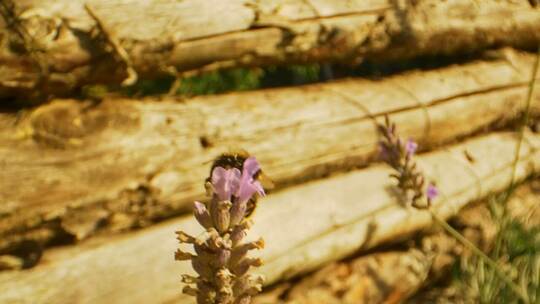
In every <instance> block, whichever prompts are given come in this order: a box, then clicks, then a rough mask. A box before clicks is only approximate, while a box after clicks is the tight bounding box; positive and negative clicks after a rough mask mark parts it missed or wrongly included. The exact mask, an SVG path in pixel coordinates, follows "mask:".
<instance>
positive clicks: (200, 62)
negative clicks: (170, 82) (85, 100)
mask: <svg viewBox="0 0 540 304" xmlns="http://www.w3.org/2000/svg"><path fill="white" fill-rule="evenodd" d="M14 3H15V4H14ZM400 3H401V1H397V0H354V1H347V2H346V3H345V2H342V1H331V0H309V1H303V0H290V1H284V0H271V1H261V2H255V3H254V2H252V1H247V0H226V1H222V0H208V1H203V2H201V1H198V0H184V1H176V0H167V1H157V0H152V1H138V0H118V1H108V0H91V1H86V0H61V1H57V0H54V1H53V0H17V1H13V0H9V1H8V0H5V1H2V3H1V5H0V13H1V14H2V15H3V17H4V18H3V19H4V23H3V24H0V31H1V32H2V33H3V34H2V35H3V36H5V37H7V39H2V41H1V43H0V62H2V68H1V69H0V97H18V98H31V97H44V96H48V95H51V94H53V95H62V94H68V93H70V92H73V90H76V89H77V88H79V87H81V86H82V85H85V84H92V83H107V84H113V83H116V84H120V83H123V84H125V85H129V84H132V83H133V82H134V81H135V80H136V79H137V77H138V78H153V77H158V76H163V75H173V76H182V75H184V76H185V75H192V74H194V73H201V72H205V71H210V70H215V69H220V68H230V67H238V66H261V65H268V64H285V63H286V64H289V63H291V62H298V63H306V62H321V61H324V62H329V61H334V62H341V63H348V64H356V63H359V62H361V61H363V60H366V59H367V60H375V61H388V60H397V59H406V58H411V57H417V56H423V55H440V54H444V55H456V54H459V53H463V52H474V51H479V50H482V49H485V48H489V47H493V46H514V47H526V48H529V47H535V46H536V45H537V44H538V43H539V42H540V14H539V10H538V8H534V7H533V6H532V4H531V3H530V1H527V0H517V1H509V0H508V1H496V0H484V1H471V0H452V1H434V0H421V1H414V2H413V1H410V2H409V1H407V2H406V3H408V4H400ZM10 4H11V5H10ZM85 4H86V8H85Z"/></svg>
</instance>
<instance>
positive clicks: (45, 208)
mask: <svg viewBox="0 0 540 304" xmlns="http://www.w3.org/2000/svg"><path fill="white" fill-rule="evenodd" d="M509 54H513V55H509V57H508V58H509V59H508V60H495V61H477V62H472V63H469V64H466V65H456V66H452V67H448V68H443V69H439V70H432V71H424V72H412V73H406V74H403V75H399V76H395V77H390V78H385V79H382V80H362V79H351V80H345V81H340V82H334V83H329V84H324V85H313V86H305V87H298V88H287V89H278V90H264V91H258V92H250V93H242V94H228V95H222V96H211V97H204V98H202V97H201V98H194V99H192V100H188V101H186V102H185V103H177V102H175V101H174V100H163V101H159V102H158V101H155V100H154V101H151V100H147V101H145V102H134V101H132V100H109V101H104V102H102V103H99V104H92V103H83V102H77V101H73V100H63V101H55V102H52V103H50V104H48V105H44V106H41V107H39V108H37V109H35V110H33V111H30V112H29V113H19V114H17V115H14V114H7V113H0V159H1V160H2V161H1V162H0V201H2V202H4V203H3V205H2V206H1V209H0V214H1V215H2V216H1V217H0V253H5V252H10V251H13V250H15V249H16V248H17V246H19V245H18V244H21V243H22V242H25V241H33V242H37V243H38V245H37V246H35V247H36V248H39V246H40V245H41V244H43V243H44V242H47V241H49V240H51V239H54V238H58V237H61V236H65V235H66V234H67V235H71V236H74V237H75V238H77V239H84V238H87V237H88V236H91V235H94V234H95V233H96V231H97V230H99V229H101V230H102V231H109V232H110V231H122V230H126V229H129V228H131V227H139V226H145V225H148V224H150V223H151V222H152V221H154V220H157V219H162V218H166V217H170V216H173V215H176V214H179V213H181V212H183V211H185V209H186V206H189V205H190V204H191V202H192V201H193V200H194V199H200V198H202V197H203V196H204V189H203V185H202V181H204V179H205V178H206V176H207V175H208V170H209V167H210V165H209V162H211V160H212V159H213V158H214V157H216V156H217V155H219V154H220V153H222V152H224V151H226V147H228V146H232V147H241V148H245V149H247V150H248V151H250V152H251V153H252V154H254V155H256V156H257V158H258V159H259V160H260V161H261V163H262V165H263V168H264V170H265V172H266V173H267V175H269V176H270V177H271V178H272V179H273V180H274V181H275V182H276V183H277V186H278V189H279V188H283V187H284V186H286V185H292V184H296V183H299V182H302V181H306V180H310V179H314V178H317V177H322V176H326V175H328V174H331V173H332V172H336V171H338V170H341V171H343V170H348V169H351V168H354V167H357V166H364V165H366V164H367V162H368V161H369V160H370V159H373V157H374V156H375V154H376V153H377V149H378V146H377V141H378V133H377V130H376V128H375V122H374V120H379V121H381V120H382V117H383V116H384V115H387V114H388V115H390V118H391V119H392V120H393V121H394V122H396V123H397V125H398V126H399V128H400V131H401V132H402V134H403V136H405V137H412V138H414V139H415V140H417V141H418V142H419V143H420V146H421V148H422V149H429V148H431V147H434V146H437V145H439V144H441V143H445V142H450V141H453V140H455V139H456V138H461V137H463V136H466V135H467V134H471V133H473V132H477V131H478V130H481V129H484V128H486V127H487V126H490V125H492V124H494V123H499V122H500V121H503V120H505V119H509V118H512V117H514V115H515V114H517V113H518V112H519V111H521V110H522V105H523V102H522V101H523V100H524V99H525V95H526V92H527V82H528V78H529V77H530V76H529V71H530V66H531V64H530V63H531V61H532V58H531V57H529V56H528V55H516V54H514V53H509ZM532 105H533V108H532V113H540V111H539V110H540V94H538V93H537V94H536V96H535V98H534V99H533V103H532ZM456 113H459V115H456ZM21 185H23V187H22V188H21Z"/></svg>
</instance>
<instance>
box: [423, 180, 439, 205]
mask: <svg viewBox="0 0 540 304" xmlns="http://www.w3.org/2000/svg"><path fill="white" fill-rule="evenodd" d="M426 196H427V198H428V200H430V201H432V200H434V199H435V198H436V197H437V196H439V190H438V189H437V187H435V185H433V184H429V185H428V187H427V190H426Z"/></svg>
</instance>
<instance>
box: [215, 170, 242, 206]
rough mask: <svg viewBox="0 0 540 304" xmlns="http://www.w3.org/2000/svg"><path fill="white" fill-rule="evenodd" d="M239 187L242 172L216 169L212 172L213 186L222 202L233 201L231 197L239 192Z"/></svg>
mask: <svg viewBox="0 0 540 304" xmlns="http://www.w3.org/2000/svg"><path fill="white" fill-rule="evenodd" d="M239 185H240V170H238V169H236V168H232V169H225V168H222V167H216V168H214V170H213V171H212V186H214V191H215V192H216V194H217V195H218V197H219V199H220V200H222V201H229V200H231V195H232V194H234V193H236V192H237V191H238V188H239Z"/></svg>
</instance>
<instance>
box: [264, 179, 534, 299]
mask: <svg viewBox="0 0 540 304" xmlns="http://www.w3.org/2000/svg"><path fill="white" fill-rule="evenodd" d="M537 182H538V181H535V182H533V183H532V184H534V183H537ZM532 184H524V185H522V186H520V187H519V188H518V189H516V191H515V192H514V195H513V196H512V198H511V199H510V201H509V202H508V204H507V206H506V208H507V211H509V214H510V215H511V217H512V218H514V219H516V220H518V221H520V222H522V223H524V224H525V225H527V226H529V227H533V226H534V225H539V224H540V205H538V203H537V201H538V190H534V189H532V188H533V185H532ZM487 205H488V202H487V201H483V202H481V203H479V204H476V205H475V206H471V207H467V208H465V210H462V211H460V213H459V214H458V216H457V218H456V219H454V220H453V222H455V223H457V226H458V229H459V230H460V231H461V233H462V234H464V235H465V236H466V237H467V239H468V240H470V241H471V242H472V243H473V244H475V245H476V246H478V247H479V248H481V249H482V250H483V251H485V252H487V251H489V250H490V248H492V246H493V243H494V240H495V234H496V233H497V225H499V223H497V222H496V219H494V218H493V217H492V215H491V213H490V210H489V208H488V206H487ZM441 230H442V229H439V231H438V232H436V233H434V234H430V235H427V236H424V237H422V238H421V239H420V240H418V241H415V242H407V243H408V245H409V246H408V247H409V248H406V249H405V250H392V251H386V252H373V253H369V254H367V255H364V256H360V257H357V258H354V259H347V260H345V261H341V262H337V263H332V264H330V265H328V266H325V267H324V268H322V269H320V270H317V271H316V272H315V273H313V274H309V275H308V276H306V277H305V278H302V279H301V280H300V281H299V282H291V283H288V282H284V283H280V284H279V285H278V286H277V287H274V288H272V290H270V291H268V292H265V293H263V294H261V295H259V296H257V298H256V299H255V301H254V303H255V304H279V303H290V304H304V303H305V304H318V303H321V304H334V303H335V304H338V303H343V304H370V303H403V302H404V301H405V300H407V298H409V297H410V296H411V295H413V294H415V293H416V292H417V291H418V290H420V289H422V288H425V287H426V285H429V284H431V283H433V282H437V281H438V280H439V279H444V278H445V276H447V274H448V272H449V271H450V268H451V266H452V265H453V264H454V263H455V262H456V261H457V260H458V259H459V258H461V259H463V258H464V257H466V256H469V255H470V254H471V253H470V250H468V248H466V247H464V246H463V245H462V244H460V243H459V242H458V241H457V240H456V239H455V238H453V237H452V236H450V235H449V234H447V233H446V232H445V231H444V230H442V231H441ZM411 303H433V300H431V301H426V300H424V301H420V300H414V301H412V302H411Z"/></svg>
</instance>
